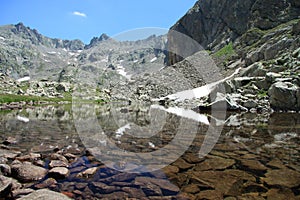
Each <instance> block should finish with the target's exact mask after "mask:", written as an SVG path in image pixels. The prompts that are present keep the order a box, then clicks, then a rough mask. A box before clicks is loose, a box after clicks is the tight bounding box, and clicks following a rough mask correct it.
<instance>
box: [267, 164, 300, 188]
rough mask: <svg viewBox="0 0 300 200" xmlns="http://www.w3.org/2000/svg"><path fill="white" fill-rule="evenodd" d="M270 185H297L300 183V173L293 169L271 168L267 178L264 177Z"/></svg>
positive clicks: (291, 186) (290, 186)
mask: <svg viewBox="0 0 300 200" xmlns="http://www.w3.org/2000/svg"><path fill="white" fill-rule="evenodd" d="M263 181H265V182H266V183H267V184H268V185H275V186H284V187H289V188H293V187H297V186H299V185H300V173H299V172H297V171H294V170H291V169H287V168H286V169H278V170H269V171H268V172H267V173H266V178H263Z"/></svg>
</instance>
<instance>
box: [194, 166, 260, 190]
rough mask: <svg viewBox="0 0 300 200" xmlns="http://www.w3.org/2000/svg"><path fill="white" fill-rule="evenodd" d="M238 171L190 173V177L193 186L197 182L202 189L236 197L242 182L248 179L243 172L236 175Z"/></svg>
mask: <svg viewBox="0 0 300 200" xmlns="http://www.w3.org/2000/svg"><path fill="white" fill-rule="evenodd" d="M238 171H239V170H231V171H227V170H226V171H199V172H192V174H191V177H192V176H193V181H194V183H195V184H197V181H198V183H199V184H200V185H201V184H202V185H203V187H205V188H212V189H215V190H216V191H218V192H220V193H221V194H224V195H226V196H238V195H240V194H241V190H242V186H243V182H244V180H245V179H248V178H249V177H247V176H246V175H245V174H244V173H243V172H240V173H238ZM235 172H237V173H235ZM191 179H192V178H191ZM254 181H255V178H254Z"/></svg>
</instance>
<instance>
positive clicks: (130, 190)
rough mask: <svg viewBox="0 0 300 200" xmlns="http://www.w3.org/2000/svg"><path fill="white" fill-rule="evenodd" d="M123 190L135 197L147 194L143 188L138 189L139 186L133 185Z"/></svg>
mask: <svg viewBox="0 0 300 200" xmlns="http://www.w3.org/2000/svg"><path fill="white" fill-rule="evenodd" d="M122 190H123V191H124V192H126V193H128V194H129V196H130V197H134V198H142V197H146V195H145V193H144V192H143V190H142V189H137V188H133V187H124V188H122Z"/></svg>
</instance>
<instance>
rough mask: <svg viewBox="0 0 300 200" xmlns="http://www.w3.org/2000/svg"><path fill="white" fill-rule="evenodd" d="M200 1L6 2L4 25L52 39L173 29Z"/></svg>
mask: <svg viewBox="0 0 300 200" xmlns="http://www.w3.org/2000/svg"><path fill="white" fill-rule="evenodd" d="M195 2H196V0H3V1H1V4H0V25H6V24H17V23H18V22H23V23H24V25H25V26H29V27H30V28H34V29H37V30H38V31H39V33H41V34H43V35H46V36H48V37H52V38H61V39H80V40H82V41H83V42H84V43H89V41H90V40H91V39H92V37H94V36H100V35H101V34H102V33H106V34H108V35H110V36H114V35H117V34H119V33H121V32H124V31H128V30H132V29H136V28H144V27H158V28H163V29H168V28H170V27H171V26H172V25H173V24H175V23H176V21H177V20H178V19H180V17H182V16H183V15H184V14H185V13H186V12H187V11H188V9H189V8H191V7H192V6H193V5H194V3H195Z"/></svg>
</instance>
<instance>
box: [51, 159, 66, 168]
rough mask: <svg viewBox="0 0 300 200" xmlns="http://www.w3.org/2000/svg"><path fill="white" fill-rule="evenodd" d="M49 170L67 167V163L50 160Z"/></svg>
mask: <svg viewBox="0 0 300 200" xmlns="http://www.w3.org/2000/svg"><path fill="white" fill-rule="evenodd" d="M49 167H50V168H54V167H68V163H66V162H64V161H61V160H51V162H50V163H49Z"/></svg>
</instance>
